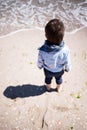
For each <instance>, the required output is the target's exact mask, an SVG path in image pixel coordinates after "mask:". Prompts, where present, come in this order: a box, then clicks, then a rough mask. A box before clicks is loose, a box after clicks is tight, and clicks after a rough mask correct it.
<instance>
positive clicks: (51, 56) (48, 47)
mask: <svg viewBox="0 0 87 130" xmlns="http://www.w3.org/2000/svg"><path fill="white" fill-rule="evenodd" d="M38 67H39V68H40V69H41V68H45V69H46V70H48V71H50V72H54V73H55V72H61V71H62V70H66V71H67V72H68V71H69V70H70V67H71V62H70V52H69V48H68V47H67V46H66V45H65V43H64V42H63V41H62V42H61V43H60V45H59V46H58V45H53V44H49V41H48V40H46V41H45V43H44V45H42V46H41V47H40V48H39V54H38Z"/></svg>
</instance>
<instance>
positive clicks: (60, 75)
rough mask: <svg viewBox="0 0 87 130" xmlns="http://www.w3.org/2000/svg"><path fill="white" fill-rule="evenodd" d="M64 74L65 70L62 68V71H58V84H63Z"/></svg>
mask: <svg viewBox="0 0 87 130" xmlns="http://www.w3.org/2000/svg"><path fill="white" fill-rule="evenodd" d="M63 74H64V70H62V71H61V72H58V73H56V75H55V79H56V83H57V84H62V82H63V80H62V75H63Z"/></svg>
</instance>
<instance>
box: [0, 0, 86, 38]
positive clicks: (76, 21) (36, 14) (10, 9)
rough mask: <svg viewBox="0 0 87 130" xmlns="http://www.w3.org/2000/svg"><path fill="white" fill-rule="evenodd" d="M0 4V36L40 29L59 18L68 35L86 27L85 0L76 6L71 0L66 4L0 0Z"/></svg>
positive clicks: (30, 0)
mask: <svg viewBox="0 0 87 130" xmlns="http://www.w3.org/2000/svg"><path fill="white" fill-rule="evenodd" d="M0 2H1V3H0V13H1V15H0V35H5V36H6V35H7V34H8V33H9V34H11V32H12V33H13V32H16V31H15V30H24V28H29V29H31V28H35V27H38V28H39V29H40V28H43V27H44V26H45V24H46V23H47V22H48V21H49V20H50V19H52V18H61V19H62V20H63V22H64V23H65V26H66V31H68V30H69V33H72V32H76V31H77V30H79V29H81V28H83V26H87V7H86V6H84V5H87V0H85V1H83V2H80V1H78V2H77V4H76V3H73V2H72V0H67V2H66V1H65V0H60V1H58V0H57V1H51V2H50V0H37V1H34V0H29V1H22V0H17V1H14V0H6V1H3V0H1V1H0ZM78 27H79V28H78ZM20 28H21V29H20ZM25 30H26V29H25ZM6 32H7V34H6ZM9 34H8V35H9ZM1 37H3V36H1Z"/></svg>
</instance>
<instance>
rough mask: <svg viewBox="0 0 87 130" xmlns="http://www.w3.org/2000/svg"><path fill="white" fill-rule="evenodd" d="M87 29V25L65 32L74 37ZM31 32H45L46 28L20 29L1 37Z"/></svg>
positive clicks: (0, 37)
mask: <svg viewBox="0 0 87 130" xmlns="http://www.w3.org/2000/svg"><path fill="white" fill-rule="evenodd" d="M86 27H87V25H85V26H82V27H80V28H79V29H75V30H73V31H71V32H65V34H69V35H73V34H75V33H77V32H79V31H80V30H83V29H84V28H86ZM29 30H40V31H44V28H39V27H35V28H30V29H28V28H26V29H19V30H16V31H13V32H10V33H8V34H5V35H1V36H0V39H2V38H5V37H9V36H11V35H14V34H16V33H19V32H23V31H29Z"/></svg>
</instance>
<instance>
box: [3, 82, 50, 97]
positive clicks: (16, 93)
mask: <svg viewBox="0 0 87 130" xmlns="http://www.w3.org/2000/svg"><path fill="white" fill-rule="evenodd" d="M46 91H47V90H46V86H37V85H31V84H26V85H22V86H20V85H18V86H9V87H7V88H6V89H5V91H4V92H3V94H4V96H6V97H7V98H11V99H15V98H17V97H21V98H24V97H29V96H38V95H41V94H43V93H45V92H46Z"/></svg>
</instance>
